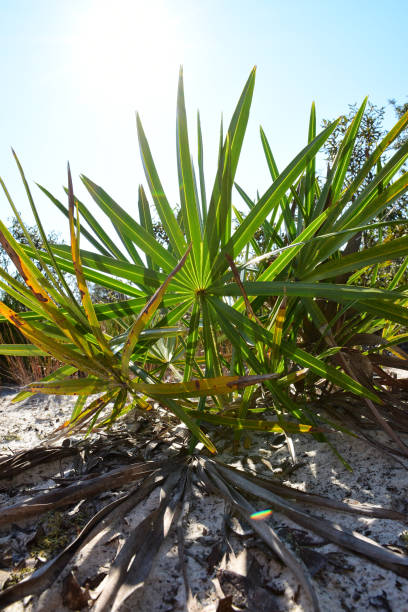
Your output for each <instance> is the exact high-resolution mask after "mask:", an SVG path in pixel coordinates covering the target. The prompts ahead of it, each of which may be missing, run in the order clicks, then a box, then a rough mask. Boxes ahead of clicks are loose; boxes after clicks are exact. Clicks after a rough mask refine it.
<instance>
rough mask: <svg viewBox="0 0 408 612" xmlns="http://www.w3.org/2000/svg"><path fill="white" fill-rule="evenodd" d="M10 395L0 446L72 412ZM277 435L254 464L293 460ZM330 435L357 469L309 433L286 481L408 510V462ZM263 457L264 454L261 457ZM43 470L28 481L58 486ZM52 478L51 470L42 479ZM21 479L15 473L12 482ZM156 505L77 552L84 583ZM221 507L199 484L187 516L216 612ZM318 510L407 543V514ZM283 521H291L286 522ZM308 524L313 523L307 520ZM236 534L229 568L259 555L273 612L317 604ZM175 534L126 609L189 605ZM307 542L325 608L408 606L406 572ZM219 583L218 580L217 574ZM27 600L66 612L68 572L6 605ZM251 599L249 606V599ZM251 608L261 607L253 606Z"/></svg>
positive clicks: (1, 406)
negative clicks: (213, 566)
mask: <svg viewBox="0 0 408 612" xmlns="http://www.w3.org/2000/svg"><path fill="white" fill-rule="evenodd" d="M12 397H13V392H12V391H11V390H4V389H3V390H1V392H0V454H1V455H4V454H8V453H9V452H10V451H15V450H18V449H27V448H30V447H32V446H33V445H36V444H39V443H42V442H43V441H44V439H45V438H46V437H47V436H48V435H49V434H50V432H51V431H53V430H54V429H55V428H56V427H57V426H58V425H59V424H61V423H62V422H63V420H65V419H66V418H67V417H68V416H69V414H70V412H71V409H72V403H73V400H72V398H63V397H56V398H55V397H54V398H46V397H45V398H44V397H40V396H35V397H34V398H31V399H30V400H28V401H26V402H25V403H24V404H21V405H19V404H16V405H13V404H11V399H12ZM271 441H272V439H271V438H270V437H267V436H257V437H256V439H255V438H254V440H253V444H252V446H251V448H250V449H249V450H248V451H245V453H246V454H245V456H244V457H242V458H241V460H242V462H243V464H244V466H245V467H246V468H248V467H249V468H251V467H252V468H255V469H256V470H257V471H258V472H259V473H261V474H265V475H266V474H268V473H269V475H270V474H271V471H270V469H269V467H268V462H269V464H270V465H271V467H272V469H274V470H277V471H279V469H280V468H281V467H282V465H286V464H287V463H288V462H289V461H290V455H289V453H288V450H287V447H286V445H285V446H282V447H280V448H279V449H274V448H272V446H271ZM332 441H333V442H334V443H335V445H336V448H337V450H338V451H339V452H340V453H341V454H342V455H343V457H344V458H345V459H346V460H347V461H348V462H349V463H350V464H351V465H352V466H353V469H354V471H353V472H352V473H350V472H348V471H347V470H346V469H345V468H344V467H343V465H342V464H341V463H340V462H339V461H338V460H337V459H336V458H335V456H334V455H333V453H332V452H331V450H330V449H329V448H328V447H327V446H326V445H324V444H318V443H316V442H315V441H314V440H313V439H312V438H310V437H308V436H299V437H297V438H296V439H295V446H296V451H297V456H298V461H299V462H305V465H303V466H302V467H299V468H298V469H297V470H296V471H295V472H294V473H293V474H292V475H291V477H290V479H289V481H287V484H291V485H292V486H296V487H298V488H300V489H302V490H305V491H309V492H314V493H320V494H322V495H326V496H328V497H332V498H334V499H337V500H341V501H343V500H347V501H349V502H352V500H358V501H360V502H365V503H368V504H372V505H376V506H378V505H382V506H386V507H392V508H394V509H395V510H398V511H400V512H403V513H407V510H408V500H407V495H406V492H407V485H408V472H407V470H406V469H405V468H403V467H402V466H401V465H400V464H399V463H397V462H396V461H394V460H393V459H391V458H386V457H384V455H382V454H380V453H379V451H377V450H376V449H374V448H372V447H370V446H368V445H366V444H363V443H362V442H360V441H357V440H354V439H352V438H350V437H347V436H343V435H336V436H332ZM224 458H225V459H226V460H231V461H234V462H235V463H236V462H237V459H236V458H232V457H228V456H227V455H225V456H224ZM261 458H262V459H264V460H265V462H262V461H261ZM35 473H36V474H38V476H37V480H38V481H37V482H36V483H35V482H34V477H33V476H32V473H31V472H30V473H27V475H26V477H25V479H23V481H24V480H25V481H26V482H27V480H30V479H31V482H32V485H34V486H35V485H36V487H44V486H50V480H49V478H50V475H49V474H48V475H45V474H44V472H43V471H41V470H39V471H37V472H35ZM41 474H42V475H41ZM46 478H47V480H44V479H46ZM19 481H21V478H19ZM16 483H17V481H16ZM14 484H15V483H13V482H10V481H8V483H7V486H8V487H10V485H14ZM51 484H52V481H51ZM1 501H2V503H3V504H4V503H7V495H5V494H4V493H3V494H2V495H1ZM156 505H157V498H156V497H155V496H154V495H153V496H152V497H151V498H149V499H148V500H147V502H146V503H145V504H144V506H142V507H139V508H137V509H136V510H135V511H133V512H132V513H131V514H130V515H128V517H127V520H126V524H124V523H122V524H121V525H114V526H112V527H111V528H110V529H109V530H107V531H106V532H104V533H102V534H101V535H100V536H99V537H98V538H97V540H98V542H96V541H94V540H93V541H91V542H90V543H89V544H87V546H86V547H85V548H84V549H83V550H82V551H81V552H80V553H78V555H77V556H76V557H75V558H74V559H73V561H72V563H71V566H76V567H78V568H79V569H78V574H77V576H78V580H79V582H80V583H81V582H82V581H84V580H85V579H86V578H89V577H92V576H94V575H95V574H97V573H98V571H101V568H105V571H106V569H107V568H108V567H109V563H111V562H112V560H113V559H114V557H115V555H116V554H117V551H118V550H119V549H120V547H121V546H122V544H123V542H124V539H125V537H126V534H127V533H129V531H130V530H131V528H132V526H134V525H136V524H137V523H138V522H139V521H140V520H141V518H143V517H144V516H145V515H146V513H147V511H148V510H149V509H150V510H151V509H153V508H154V507H155V506H156ZM259 509H261V508H259ZM223 512H224V505H223V502H222V501H220V500H219V499H216V498H214V497H213V496H203V494H202V493H200V492H199V491H198V490H197V491H195V498H194V500H193V503H192V514H191V515H190V518H189V520H188V521H187V524H186V549H187V552H188V565H187V568H188V575H189V579H190V586H191V589H192V592H193V594H195V595H196V596H197V600H198V605H197V609H198V610H203V611H205V612H210V611H211V612H213V611H214V612H215V610H216V608H217V602H218V600H219V598H218V597H217V595H216V592H215V588H214V584H213V583H212V578H214V575H215V574H214V572H213V573H211V574H210V575H208V573H207V558H208V555H209V553H210V552H211V551H212V550H213V549H214V546H215V545H216V544H217V542H219V541H220V529H221V526H222V521H223ZM310 512H311V513H313V514H315V515H317V516H322V517H327V518H329V519H331V520H334V521H336V522H338V523H340V524H342V525H343V526H344V527H346V528H347V529H350V530H351V529H354V530H357V531H359V532H360V533H362V534H364V535H368V536H369V537H371V538H373V539H375V540H377V541H378V542H380V543H381V544H383V545H391V546H397V547H399V548H401V549H403V550H407V549H406V546H407V543H406V541H405V540H404V539H403V538H401V534H402V533H403V532H404V531H405V530H406V529H408V525H406V524H403V523H398V522H393V521H390V520H383V519H372V518H364V517H359V516H357V515H347V514H340V513H338V514H336V513H333V512H329V511H321V510H319V509H315V508H313V509H310ZM407 516H408V513H407ZM269 520H270V521H271V525H272V526H273V527H274V528H275V529H276V530H277V531H278V532H279V530H281V535H282V536H284V537H285V539H286V541H287V540H288V538H289V539H290V538H291V535H290V534H291V533H292V536H293V543H294V548H296V542H297V538H298V532H297V531H295V532H293V531H291V529H292V528H294V529H296V530H298V529H300V528H299V527H297V526H296V525H294V524H292V523H290V521H288V520H286V519H285V518H284V517H282V516H281V515H279V514H278V513H276V514H274V515H273V516H272V517H271V519H269ZM285 527H289V529H286V531H285ZM282 529H283V531H282ZM302 531H303V532H304V531H305V530H303V529H302ZM301 535H302V534H301ZM313 538H314V539H315V540H318V538H317V537H314V536H313ZM232 540H233V544H234V546H235V552H236V554H237V557H236V558H235V559H234V558H233V559H232V560H230V562H229V564H228V566H227V568H228V569H230V570H232V571H235V572H237V573H238V574H240V573H245V572H246V568H247V563H248V561H249V560H250V559H251V558H253V557H255V558H256V559H257V561H258V562H259V563H260V564H261V566H262V568H263V570H262V572H263V575H264V578H265V577H266V578H265V579H267V582H268V587H269V588H270V592H271V593H273V594H274V597H275V600H276V601H275V604H274V607H273V608H271V612H272V610H273V611H276V612H278V611H284V610H290V611H291V612H300V611H302V612H309V610H310V609H311V608H310V603H309V600H308V599H307V597H306V596H305V594H304V593H303V592H302V591H300V594H298V595H297V590H298V589H297V584H296V580H295V579H294V578H293V576H292V575H291V573H290V572H289V570H287V569H286V568H284V567H283V566H282V565H281V564H280V563H279V562H278V561H276V560H275V559H274V558H268V557H267V556H266V555H265V554H264V553H262V552H256V551H255V548H254V546H253V545H252V544H251V538H250V537H249V538H246V539H245V538H244V539H242V538H241V539H239V538H237V539H235V540H234V538H232ZM175 542H176V540H175V536H173V537H170V538H169V540H168V542H166V543H165V544H164V546H163V548H162V550H161V553H160V556H159V559H158V560H157V562H156V563H155V565H154V568H153V571H152V573H151V576H150V578H149V580H148V581H147V583H146V585H145V588H144V589H143V590H141V591H140V593H136V594H134V595H132V597H131V598H130V599H129V600H128V602H127V603H126V605H124V606H122V608H121V609H122V610H138V611H140V612H166V611H168V612H170V611H171V610H175V611H176V610H177V611H178V610H184V609H186V608H185V593H184V586H183V582H182V579H181V572H180V568H179V566H178V557H177V548H176V546H175ZM309 548H310V550H312V551H314V552H315V553H319V554H320V555H323V557H322V558H320V557H318V555H317V559H316V558H315V559H314V560H313V563H314V564H316V563H319V562H321V560H322V559H323V560H324V562H325V563H326V564H325V566H324V567H323V568H322V569H321V570H320V571H319V572H318V573H317V574H316V575H315V577H314V579H313V585H314V587H315V589H316V592H317V594H318V597H319V601H320V604H321V609H322V612H326V611H327V612H337V611H343V610H346V611H360V610H364V611H367V612H371V611H372V612H377V611H378V610H385V611H387V610H391V611H392V612H408V579H405V578H401V577H399V576H397V575H395V574H394V573H393V572H391V571H388V570H385V569H383V568H381V567H379V566H377V565H375V564H373V563H371V562H369V561H367V560H366V559H363V558H361V557H357V556H355V555H353V554H352V553H350V552H348V551H345V550H340V549H339V548H338V547H336V546H334V545H332V544H325V545H323V546H312V547H309ZM319 560H320V561H319ZM313 563H312V565H310V563H308V564H309V566H310V567H312V569H313V567H315V565H313ZM65 573H66V572H65ZM65 573H64V575H65ZM5 578H6V574H5V572H0V580H1V582H2V583H3V582H4V580H5ZM217 588H218V589H219V584H217ZM224 593H225V590H224ZM27 609H28V610H33V611H34V610H36V611H39V610H47V611H50V610H53V611H54V610H57V611H59V610H61V612H62V611H65V610H67V608H65V607H64V606H63V604H62V600H61V580H59V581H57V582H56V583H55V584H54V586H53V588H52V589H51V590H50V592H48V593H46V594H44V595H43V596H42V597H40V598H33V599H32V600H31V602H30V603H29V604H28V607H24V606H23V603H17V604H13V605H12V606H9V607H8V608H7V612H11V611H13V612H17V611H18V612H20V611H22V610H27ZM246 609H247V610H250V608H246ZM250 612H252V609H251V610H250ZM253 612H256V611H255V610H253Z"/></svg>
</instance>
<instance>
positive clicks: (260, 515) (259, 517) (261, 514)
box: [249, 510, 273, 521]
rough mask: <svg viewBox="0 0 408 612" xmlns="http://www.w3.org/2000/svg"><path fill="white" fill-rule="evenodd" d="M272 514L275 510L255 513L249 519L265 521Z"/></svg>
mask: <svg viewBox="0 0 408 612" xmlns="http://www.w3.org/2000/svg"><path fill="white" fill-rule="evenodd" d="M272 512H273V510H260V511H259V512H254V513H253V514H251V516H250V517H249V518H251V519H252V520H253V521H264V520H265V519H267V518H268V516H271V514H272Z"/></svg>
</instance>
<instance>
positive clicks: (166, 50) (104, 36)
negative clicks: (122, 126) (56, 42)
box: [73, 0, 182, 105]
mask: <svg viewBox="0 0 408 612" xmlns="http://www.w3.org/2000/svg"><path fill="white" fill-rule="evenodd" d="M74 39H75V44H74V49H73V52H74V57H73V61H74V64H75V74H76V76H77V77H78V78H79V80H80V83H81V92H82V93H84V91H85V93H86V95H89V94H96V93H98V94H99V95H102V96H103V100H101V102H103V103H104V104H106V103H111V104H114V105H118V104H119V105H120V104H123V103H124V104H131V105H134V102H135V97H136V96H137V97H140V93H141V91H142V88H143V98H144V100H146V95H156V96H157V91H158V84H159V83H160V88H161V89H162V88H166V86H167V84H168V83H172V84H174V77H175V73H176V70H177V67H178V65H179V63H180V62H181V59H182V57H181V53H180V49H179V42H178V41H179V40H180V37H179V36H178V35H177V20H176V18H175V16H174V15H171V14H170V13H169V10H168V8H167V7H166V4H165V3H164V2H163V1H161V0H159V1H157V2H141V1H139V0H133V1H132V0H119V1H116V2H113V1H109V0H97V1H96V2H92V3H91V4H90V5H89V4H88V5H87V7H86V11H84V13H83V15H82V18H81V20H80V22H79V23H78V26H77V29H76V32H75V35H74ZM148 92H151V94H149V93H148Z"/></svg>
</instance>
